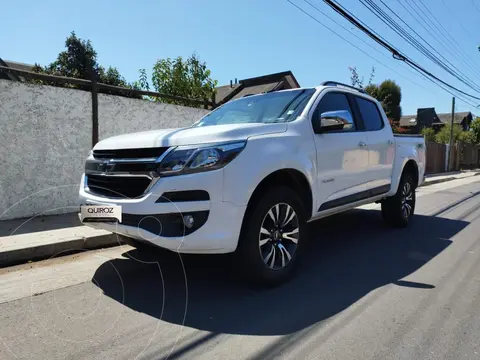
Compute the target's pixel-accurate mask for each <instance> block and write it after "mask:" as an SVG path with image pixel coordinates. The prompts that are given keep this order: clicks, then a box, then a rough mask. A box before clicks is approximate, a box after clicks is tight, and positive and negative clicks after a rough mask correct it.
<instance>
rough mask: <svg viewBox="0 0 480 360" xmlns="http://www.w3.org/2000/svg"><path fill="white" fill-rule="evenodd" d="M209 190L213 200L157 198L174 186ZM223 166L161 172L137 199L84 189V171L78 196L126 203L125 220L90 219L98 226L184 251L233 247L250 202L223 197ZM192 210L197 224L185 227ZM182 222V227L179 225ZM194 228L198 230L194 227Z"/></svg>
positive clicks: (85, 201)
mask: <svg viewBox="0 0 480 360" xmlns="http://www.w3.org/2000/svg"><path fill="white" fill-rule="evenodd" d="M188 190H204V191H206V192H208V194H209V197H210V199H209V200H199V201H183V200H185V199H181V200H182V201H174V202H170V201H166V202H157V201H158V199H159V198H160V197H161V196H162V194H164V193H166V192H173V191H188ZM222 194H223V169H220V170H216V171H209V172H205V173H196V174H191V175H180V176H173V177H164V178H160V179H159V180H158V181H157V182H156V183H155V184H154V185H153V187H152V188H151V189H149V190H148V191H147V193H146V194H145V195H144V196H142V197H141V198H137V199H118V198H115V199H109V198H106V197H103V196H99V195H95V194H92V193H89V192H88V191H86V190H85V175H83V176H82V181H81V184H80V191H79V197H80V202H81V203H82V204H99V205H100V204H105V205H121V206H122V218H123V219H122V223H103V222H95V223H93V222H85V223H84V224H85V225H87V226H90V227H93V228H99V229H104V230H108V231H111V232H113V233H117V234H121V235H124V236H127V237H131V238H134V239H137V240H140V241H147V242H149V243H151V244H153V245H156V246H159V247H162V248H165V249H169V250H173V251H176V252H180V253H229V252H233V251H235V249H236V247H237V243H238V238H239V235H240V228H241V226H242V220H243V216H244V213H245V210H246V206H237V205H235V204H233V203H230V202H225V201H223V199H222ZM185 214H192V215H193V217H194V218H195V220H196V226H198V225H200V226H198V227H197V228H195V226H194V227H193V228H191V229H188V228H187V227H184V225H183V222H182V219H183V215H185ZM178 226H181V227H182V229H183V231H178V230H179V229H178ZM192 229H193V230H192Z"/></svg>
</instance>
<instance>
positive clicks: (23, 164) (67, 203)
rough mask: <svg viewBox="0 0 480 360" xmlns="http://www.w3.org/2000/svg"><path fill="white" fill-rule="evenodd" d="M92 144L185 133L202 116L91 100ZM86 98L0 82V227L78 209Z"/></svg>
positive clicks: (88, 134) (118, 100)
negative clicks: (95, 129) (134, 135)
mask: <svg viewBox="0 0 480 360" xmlns="http://www.w3.org/2000/svg"><path fill="white" fill-rule="evenodd" d="M98 107H99V137H100V139H104V138H106V137H109V136H112V135H118V134H124V133H129V132H135V131H142V130H150V129H160V128H170V127H181V126H188V125H190V124H192V123H193V122H194V121H195V120H197V119H198V118H199V117H200V116H202V115H203V114H205V113H206V110H203V109H193V108H187V107H182V106H175V105H168V104H162V103H151V102H148V101H145V100H139V99H128V98H123V97H117V96H112V95H103V94H100V95H99V105H98ZM91 109H92V105H91V94H90V93H89V92H86V91H80V90H71V89H64V88H58V87H51V86H41V85H29V84H24V83H18V82H13V81H8V80H0V165H1V168H0V220H6V219H13V218H20V217H30V216H34V215H38V214H42V213H45V214H55V213H63V212H73V211H77V210H78V203H77V193H78V185H79V182H80V177H81V174H82V172H83V167H84V161H85V157H86V156H87V154H88V152H89V151H90V149H91V138H92V126H91V123H92V117H91Z"/></svg>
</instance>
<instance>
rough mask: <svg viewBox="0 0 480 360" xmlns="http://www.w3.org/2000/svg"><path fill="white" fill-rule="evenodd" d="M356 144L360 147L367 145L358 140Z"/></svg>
mask: <svg viewBox="0 0 480 360" xmlns="http://www.w3.org/2000/svg"><path fill="white" fill-rule="evenodd" d="M358 146H359V147H361V148H363V147H365V146H367V144H365V143H364V142H363V141H360V142H359V143H358Z"/></svg>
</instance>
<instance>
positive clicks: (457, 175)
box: [422, 169, 480, 186]
mask: <svg viewBox="0 0 480 360" xmlns="http://www.w3.org/2000/svg"><path fill="white" fill-rule="evenodd" d="M475 175H480V169H476V170H463V171H452V172H448V173H441V174H429V175H426V176H425V182H424V183H423V184H422V186H428V185H433V184H439V183H442V182H445V181H451V180H457V179H464V178H468V177H470V176H475Z"/></svg>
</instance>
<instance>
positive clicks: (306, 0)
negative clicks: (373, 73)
mask: <svg viewBox="0 0 480 360" xmlns="http://www.w3.org/2000/svg"><path fill="white" fill-rule="evenodd" d="M286 1H287V2H288V3H290V4H291V5H293V6H294V7H295V8H297V9H298V10H300V11H301V12H302V13H304V14H305V15H307V16H308V17H309V18H311V19H312V20H314V21H315V22H316V23H318V24H319V25H321V26H323V27H324V28H326V29H327V30H329V31H330V32H332V33H333V34H335V35H336V36H338V37H339V38H341V39H342V40H344V41H345V42H347V43H348V44H350V45H352V46H353V47H354V48H356V49H357V50H359V51H360V52H362V53H363V54H365V55H367V56H368V57H370V58H371V59H373V60H375V61H376V62H378V63H379V64H381V65H382V66H384V67H386V68H387V69H389V70H391V71H393V72H395V73H397V74H398V75H400V76H402V77H403V78H405V79H407V80H408V81H410V82H412V83H413V84H415V85H417V86H419V87H421V88H423V89H425V90H427V91H428V92H430V91H429V90H428V89H426V88H425V87H423V86H422V85H420V84H418V83H416V82H415V81H413V80H411V79H410V78H408V77H406V76H404V75H403V74H401V73H399V72H397V71H395V70H394V69H392V68H391V67H389V66H387V65H385V64H384V63H382V62H381V61H379V60H378V59H376V58H374V57H373V56H371V55H370V54H369V53H367V52H366V51H364V50H363V49H361V48H359V47H358V46H357V45H355V44H354V43H352V42H351V41H349V40H348V39H346V38H345V37H343V36H342V35H340V34H339V33H337V32H336V31H334V30H333V29H331V28H330V27H328V26H327V25H325V24H324V23H322V22H321V21H320V20H318V19H317V18H316V17H314V16H313V15H311V14H310V13H308V12H307V11H305V10H304V9H302V8H301V7H299V6H298V5H297V4H295V3H293V2H292V1H291V0H286ZM304 1H305V2H306V3H308V4H309V5H310V6H312V7H313V8H315V9H316V10H317V11H319V12H320V13H321V14H323V15H325V16H326V17H327V18H329V19H330V20H331V21H333V22H335V20H334V19H332V18H331V17H330V16H328V15H327V14H325V13H324V12H323V11H321V10H320V9H319V8H318V7H316V6H314V5H313V4H312V3H310V2H309V1H308V0H304ZM347 11H348V10H347ZM365 26H366V25H365ZM342 28H343V29H344V30H346V31H348V32H349V33H350V34H352V35H353V36H355V37H356V38H358V39H359V40H361V41H362V42H363V43H365V44H367V45H368V46H369V47H371V48H372V49H374V50H375V51H377V52H379V53H380V54H382V55H383V56H385V57H386V55H385V54H383V53H381V52H380V51H379V50H378V49H376V48H374V47H373V46H371V45H370V44H368V43H367V42H365V41H364V40H363V39H361V38H360V37H358V36H357V35H356V34H354V33H353V32H351V31H350V30H348V29H347V28H345V27H343V26H342ZM413 70H415V71H416V72H418V73H420V74H421V75H422V76H423V77H425V78H426V79H427V80H429V81H430V82H432V83H433V84H434V85H437V86H440V87H441V88H442V89H443V90H445V91H447V92H448V93H450V94H451V95H453V96H458V97H459V100H461V101H462V102H464V103H465V104H467V105H469V106H472V107H476V105H475V104H473V103H471V102H470V101H469V100H468V98H464V97H463V96H462V95H456V94H454V93H453V92H452V91H451V90H450V89H448V88H445V87H444V86H443V85H441V84H437V83H436V82H435V81H434V80H432V79H430V78H428V77H427V76H425V74H423V73H422V72H420V71H419V70H418V69H415V68H413Z"/></svg>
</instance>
